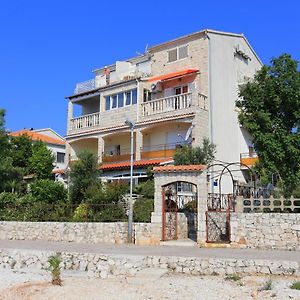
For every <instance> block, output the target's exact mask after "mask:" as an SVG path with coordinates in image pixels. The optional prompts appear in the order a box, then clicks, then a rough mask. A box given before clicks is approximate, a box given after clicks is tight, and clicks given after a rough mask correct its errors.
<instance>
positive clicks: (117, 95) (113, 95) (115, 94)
mask: <svg viewBox="0 0 300 300" xmlns="http://www.w3.org/2000/svg"><path fill="white" fill-rule="evenodd" d="M133 91H136V103H133ZM120 94H122V95H123V96H122V98H123V100H122V103H123V105H122V106H119V103H121V102H119V95H120ZM128 94H130V101H129V103H128V104H127V95H128ZM114 97H116V98H115V99H116V106H115V107H113V101H114V100H113V99H114ZM104 98H105V111H109V110H114V109H118V108H123V107H127V106H131V105H135V104H137V102H138V90H137V88H134V89H131V90H127V91H124V92H119V93H114V94H111V95H106V96H104ZM108 100H109V107H108V105H107V104H108V103H107V101H108ZM107 108H108V109H107Z"/></svg>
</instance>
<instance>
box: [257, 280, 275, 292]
mask: <svg viewBox="0 0 300 300" xmlns="http://www.w3.org/2000/svg"><path fill="white" fill-rule="evenodd" d="M272 288H273V281H272V279H271V278H269V279H268V280H267V281H266V282H265V283H264V284H263V286H262V287H261V288H260V289H259V291H270V290H272Z"/></svg>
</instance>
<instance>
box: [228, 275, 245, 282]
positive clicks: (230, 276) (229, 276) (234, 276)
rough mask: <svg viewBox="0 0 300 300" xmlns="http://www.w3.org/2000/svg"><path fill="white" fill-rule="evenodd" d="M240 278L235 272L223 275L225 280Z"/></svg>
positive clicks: (238, 279)
mask: <svg viewBox="0 0 300 300" xmlns="http://www.w3.org/2000/svg"><path fill="white" fill-rule="evenodd" d="M241 279H242V278H241V277H240V276H239V275H237V274H231V275H227V276H226V277H225V280H229V281H240V280H241Z"/></svg>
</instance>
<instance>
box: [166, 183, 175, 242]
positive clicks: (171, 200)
mask: <svg viewBox="0 0 300 300" xmlns="http://www.w3.org/2000/svg"><path fill="white" fill-rule="evenodd" d="M162 202H163V207H162V210H163V220H162V221H163V224H162V240H163V241H169V240H177V222H178V219H177V211H178V197H177V191H176V189H175V185H173V184H171V185H168V186H165V187H163V189H162Z"/></svg>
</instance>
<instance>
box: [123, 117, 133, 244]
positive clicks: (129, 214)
mask: <svg viewBox="0 0 300 300" xmlns="http://www.w3.org/2000/svg"><path fill="white" fill-rule="evenodd" d="M125 124H126V125H127V126H128V127H129V128H130V196H129V211H128V243H132V223H133V203H132V185H133V132H134V127H135V124H134V123H132V122H131V121H129V120H126V121H125Z"/></svg>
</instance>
